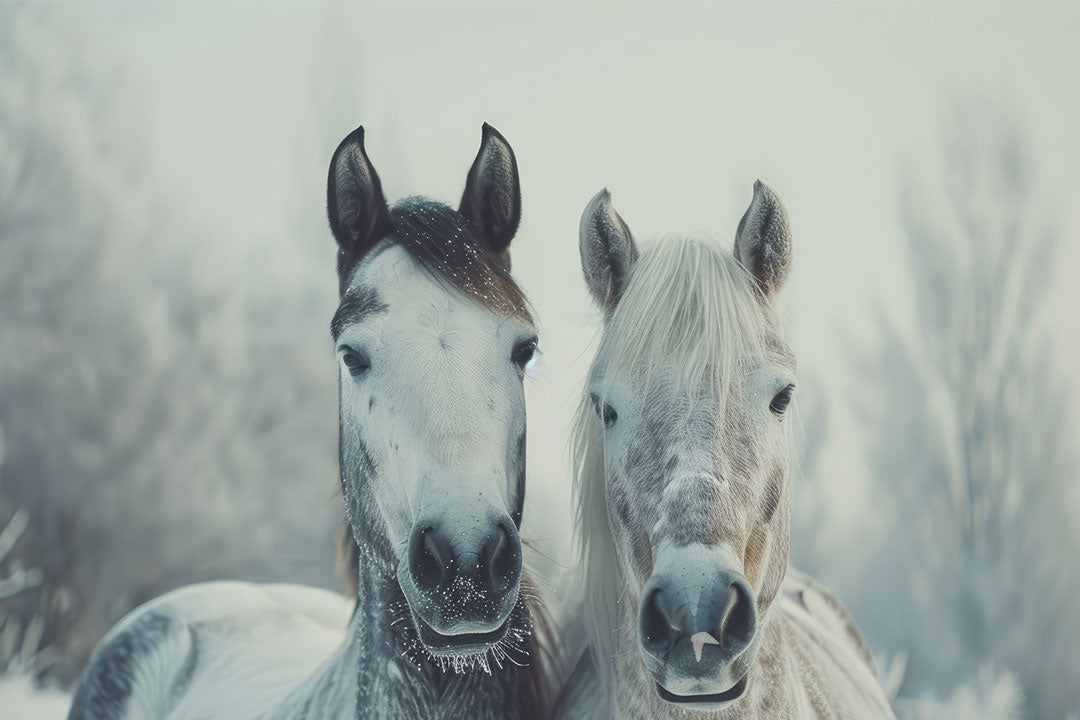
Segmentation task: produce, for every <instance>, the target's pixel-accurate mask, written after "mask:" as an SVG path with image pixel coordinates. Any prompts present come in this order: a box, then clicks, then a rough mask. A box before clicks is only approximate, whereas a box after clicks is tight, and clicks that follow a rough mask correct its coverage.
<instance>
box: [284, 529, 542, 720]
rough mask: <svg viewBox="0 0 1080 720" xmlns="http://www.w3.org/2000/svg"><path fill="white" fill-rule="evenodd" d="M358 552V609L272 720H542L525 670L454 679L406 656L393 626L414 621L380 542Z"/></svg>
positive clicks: (361, 540)
mask: <svg viewBox="0 0 1080 720" xmlns="http://www.w3.org/2000/svg"><path fill="white" fill-rule="evenodd" d="M368 527H369V529H373V524H372V525H370V526H368ZM357 545H358V547H359V548H360V557H359V563H358V565H359V567H358V569H359V576H358V580H359V582H358V589H357V602H356V609H355V611H354V613H353V617H352V620H351V622H350V623H349V629H348V632H347V637H346V639H345V641H344V642H343V643H342V645H341V646H340V647H339V648H338V649H337V650H336V651H335V653H334V654H333V655H332V656H331V657H330V658H329V659H328V660H327V661H326V662H325V663H324V664H323V665H322V666H321V667H320V668H319V669H318V670H317V671H316V672H315V673H314V674H313V675H312V677H311V678H310V679H309V680H308V681H307V682H306V683H304V685H303V686H302V687H301V688H298V689H297V691H295V692H294V693H292V694H291V695H290V696H289V698H287V699H286V701H285V702H284V703H283V705H282V707H281V708H279V710H278V712H277V713H275V714H274V715H272V716H271V718H272V719H273V720H278V719H279V718H280V719H281V720H284V719H285V718H295V717H310V718H335V719H337V720H354V719H355V720H361V719H364V720H369V719H370V720H391V719H395V720H396V719H397V718H403V717H422V718H431V719H432V720H441V719H443V718H446V719H447V720H449V719H450V718H463V717H468V718H474V719H475V720H487V719H488V718H490V719H492V720H495V719H496V718H499V719H501V718H521V719H522V720H528V718H532V717H537V718H539V717H542V715H540V713H541V712H543V709H542V708H541V707H540V704H539V703H537V702H536V700H535V693H534V692H532V690H533V688H534V685H533V682H532V679H531V677H530V676H529V675H528V672H529V670H527V669H521V668H517V667H514V666H512V665H505V664H504V666H503V667H501V668H500V667H497V666H493V667H492V668H491V670H492V672H491V673H490V674H488V673H485V672H483V671H481V670H477V669H474V670H472V671H471V672H468V673H464V674H456V673H454V672H453V671H450V670H446V671H444V670H442V669H441V668H439V667H438V666H437V665H436V664H435V663H434V662H433V661H432V660H431V659H430V658H427V657H426V656H423V654H422V653H421V652H420V651H419V650H418V649H416V648H415V647H411V648H410V647H409V644H410V643H411V642H413V641H411V640H410V639H408V638H406V637H403V636H402V635H403V634H402V633H401V632H399V631H398V629H397V626H396V625H395V619H397V620H398V622H399V623H400V624H404V623H410V622H411V619H410V618H409V617H408V614H407V613H408V610H407V606H406V605H405V602H406V601H405V598H404V596H403V594H402V593H401V588H400V587H399V585H398V583H397V579H396V575H395V573H394V571H393V568H394V563H393V560H392V555H391V552H390V548H389V545H388V543H387V542H386V539H385V537H384V536H382V535H380V534H379V533H377V532H372V533H371V534H370V535H369V536H368V537H357ZM533 713H537V714H536V715H533ZM267 720H271V719H270V718H268V719H267Z"/></svg>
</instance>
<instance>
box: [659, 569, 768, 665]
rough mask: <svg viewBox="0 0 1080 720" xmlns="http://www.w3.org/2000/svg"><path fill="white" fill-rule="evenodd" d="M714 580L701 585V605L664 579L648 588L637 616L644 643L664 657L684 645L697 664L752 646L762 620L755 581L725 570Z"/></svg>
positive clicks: (726, 658)
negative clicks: (754, 586) (754, 588)
mask: <svg viewBox="0 0 1080 720" xmlns="http://www.w3.org/2000/svg"><path fill="white" fill-rule="evenodd" d="M710 585H711V587H706V588H702V590H701V594H700V595H699V596H698V597H700V600H699V601H698V602H697V607H696V608H691V607H690V606H689V602H688V601H685V600H682V599H681V598H685V597H686V596H687V593H686V592H685V591H683V592H680V591H679V589H678V588H673V587H671V586H669V585H668V584H667V583H665V582H663V581H660V582H657V583H656V584H654V585H653V587H651V588H649V589H648V590H647V594H646V596H645V599H644V602H642V604H641V610H640V611H639V616H638V623H639V630H640V637H641V643H642V646H643V648H644V649H645V650H646V651H647V652H649V653H650V654H652V655H653V656H654V657H657V658H663V657H665V656H667V655H668V654H669V653H671V652H672V650H674V649H675V648H676V647H677V646H679V647H680V649H682V651H683V652H692V653H693V655H694V660H695V664H696V663H700V662H702V659H703V658H704V659H706V660H710V659H711V660H715V661H717V662H727V661H730V660H731V659H733V658H735V657H736V656H737V655H739V653H741V652H742V651H743V650H745V649H746V648H747V647H749V645H750V644H751V643H752V642H753V639H754V633H755V630H756V626H757V608H756V605H755V603H754V594H753V591H752V590H751V589H750V584H749V583H748V582H747V581H746V578H744V577H743V576H742V575H741V574H738V573H733V572H725V573H722V574H721V576H720V577H718V578H716V581H715V582H714V583H710ZM694 594H696V593H694ZM687 641H688V642H687ZM682 646H686V647H685V648H682ZM709 646H715V647H713V648H712V649H707V648H708V647H709Z"/></svg>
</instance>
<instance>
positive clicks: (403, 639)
mask: <svg viewBox="0 0 1080 720" xmlns="http://www.w3.org/2000/svg"><path fill="white" fill-rule="evenodd" d="M530 592H532V591H531V590H529V589H528V588H525V587H522V589H521V596H519V598H518V602H517V605H515V606H514V609H513V610H512V611H511V613H510V619H509V621H508V622H507V626H506V632H505V633H504V634H503V636H502V637H501V638H499V639H498V640H497V641H496V642H494V643H493V644H491V645H490V646H488V647H487V648H485V649H484V650H482V651H480V652H473V653H464V654H460V655H442V654H436V653H434V652H432V651H431V650H430V649H429V648H428V647H427V645H425V644H424V643H423V641H422V640H421V639H420V636H419V634H418V633H417V631H416V625H415V624H414V623H415V622H416V621H415V620H414V619H413V616H412V610H411V609H410V608H409V603H408V602H407V601H406V600H404V599H401V600H397V601H395V602H391V603H390V604H389V606H388V608H387V610H388V612H389V613H390V618H391V619H390V625H391V627H393V628H394V633H395V635H396V636H397V638H398V640H399V642H400V643H401V647H402V650H401V656H402V657H403V658H405V659H407V660H408V661H409V662H410V663H411V664H412V665H414V666H415V667H416V669H417V670H421V671H422V670H423V669H424V668H423V666H424V665H425V664H427V665H429V666H432V667H436V668H438V669H439V670H441V671H442V672H444V673H446V672H453V673H457V674H466V673H470V672H473V671H475V670H482V671H483V672H485V673H487V674H488V675H491V674H493V672H494V670H495V669H499V670H502V669H503V668H504V667H506V666H507V665H513V666H516V667H522V668H523V667H528V666H529V649H528V638H529V637H531V636H532V634H533V624H532V619H531V617H530V615H529V612H528V610H527V609H526V606H525V600H526V595H527V594H528V593H530Z"/></svg>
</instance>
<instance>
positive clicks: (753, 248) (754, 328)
mask: <svg viewBox="0 0 1080 720" xmlns="http://www.w3.org/2000/svg"><path fill="white" fill-rule="evenodd" d="M580 243H581V248H580V249H581V262H582V269H583V270H584V273H585V280H586V283H587V285H588V288H589V291H590V293H591V294H592V296H593V298H594V300H595V301H596V302H597V304H599V306H600V307H601V308H602V309H603V311H604V314H605V322H604V330H603V335H602V338H601V342H600V346H599V349H598V351H597V354H596V358H595V360H594V361H593V364H592V368H591V370H590V372H589V376H588V379H587V384H586V391H585V393H584V397H583V400H582V403H581V407H580V410H579V417H578V424H577V427H576V430H575V438H574V440H575V460H576V477H575V507H576V511H577V521H578V527H579V531H580V535H581V537H580V539H581V540H582V551H583V558H582V560H583V568H584V575H585V577H584V581H583V588H584V609H583V612H582V614H583V616H584V619H585V625H586V626H587V629H588V630H589V634H588V637H589V641H590V642H589V647H588V648H587V649H586V650H585V651H584V652H582V654H581V655H580V660H579V662H578V663H577V667H576V670H575V671H574V673H573V674H572V676H571V679H570V681H569V683H568V685H567V687H566V688H565V690H564V692H563V694H562V697H561V698H560V702H559V707H558V712H559V714H560V715H561V716H563V717H570V718H611V717H615V718H619V719H620V720H622V719H624V718H649V719H650V720H651V719H652V718H667V717H672V718H678V717H700V716H701V714H702V713H704V714H705V715H706V716H712V717H718V718H732V719H734V718H770V719H771V718H797V719H802V718H853V719H854V718H858V719H859V720H868V719H870V718H892V717H893V714H892V711H891V710H890V709H889V705H888V702H887V701H886V698H885V696H884V694H883V692H882V691H881V688H880V687H879V686H878V683H877V681H876V679H875V676H874V669H873V661H872V658H871V656H870V653H869V651H868V650H867V647H866V644H865V643H864V641H863V639H862V636H861V635H860V633H859V631H858V629H857V628H856V627H855V624H854V622H853V621H852V619H851V617H850V616H849V615H848V613H847V612H846V611H845V610H844V608H843V606H841V604H840V603H839V602H838V601H837V600H836V599H835V598H834V597H833V596H832V595H831V594H829V592H828V591H827V590H825V589H824V588H823V587H821V586H820V585H819V584H817V583H816V582H815V581H814V580H812V579H811V578H809V577H807V576H805V575H802V574H799V573H797V572H795V571H793V570H790V569H789V568H788V566H787V563H788V540H789V530H790V471H789V467H788V465H789V452H788V443H787V442H786V437H785V431H784V427H785V426H784V423H783V421H784V419H785V416H786V414H787V410H788V406H789V404H790V402H791V400H792V397H793V394H794V392H795V386H796V378H795V357H794V355H793V354H792V352H791V350H790V349H789V348H788V346H787V344H786V343H785V342H784V340H783V338H782V335H781V326H780V322H779V320H778V316H777V312H776V307H775V305H776V299H777V295H778V293H779V292H780V289H781V287H782V285H783V284H784V281H785V279H786V278H787V276H788V271H789V268H790V264H791V233H790V228H789V225H788V217H787V211H786V210H785V208H784V206H783V204H782V202H781V200H780V198H779V197H778V196H777V195H776V193H775V192H774V191H773V190H772V189H771V188H769V187H768V186H767V185H765V184H764V183H761V182H758V183H756V184H755V185H754V197H753V201H752V202H751V204H750V208H749V209H748V210H747V211H746V214H745V215H744V216H743V218H742V221H741V222H740V223H739V228H738V233H737V235H736V239H735V251H734V254H733V255H732V254H731V253H728V252H726V251H724V250H722V249H721V248H719V247H718V246H716V245H714V244H713V243H711V242H707V241H702V240H695V239H689V238H684V237H666V238H662V239H661V240H659V241H657V242H655V243H654V244H652V245H651V246H650V247H648V248H647V249H645V250H644V252H642V253H639V251H638V248H637V245H636V244H635V242H634V239H633V237H632V236H631V233H630V230H629V228H628V227H627V225H626V223H624V222H623V220H622V218H621V217H620V216H619V215H618V213H616V212H615V210H614V208H613V207H612V204H611V198H610V195H609V194H608V192H607V191H606V190H604V191H601V192H600V193H599V194H598V195H597V196H596V197H595V198H594V199H593V200H592V202H591V203H590V204H589V206H588V207H587V208H586V210H585V213H584V215H583V216H582V219H581V230H580Z"/></svg>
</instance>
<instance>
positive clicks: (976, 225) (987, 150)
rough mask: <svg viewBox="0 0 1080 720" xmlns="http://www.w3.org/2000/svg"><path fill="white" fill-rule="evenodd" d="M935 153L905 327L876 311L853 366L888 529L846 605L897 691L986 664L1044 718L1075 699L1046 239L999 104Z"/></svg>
mask: <svg viewBox="0 0 1080 720" xmlns="http://www.w3.org/2000/svg"><path fill="white" fill-rule="evenodd" d="M941 159H942V163H941V167H940V170H938V171H936V172H932V173H928V174H926V175H925V176H924V180H923V181H921V182H918V183H916V182H909V183H908V184H907V191H906V192H905V194H904V196H903V202H902V207H901V219H902V222H903V230H904V235H905V237H906V240H907V251H908V260H909V267H910V270H911V274H912V278H913V281H914V282H913V291H914V292H913V296H914V299H915V307H914V326H913V330H908V329H907V327H906V325H905V323H903V322H900V321H897V320H895V319H894V318H892V317H888V316H885V317H883V318H882V322H881V332H882V338H881V343H880V345H879V347H878V350H877V352H876V354H875V355H874V356H873V357H872V358H871V359H870V360H869V361H868V362H867V363H866V367H865V370H866V372H865V373H864V374H863V375H862V376H861V377H862V384H861V385H860V392H861V393H863V399H864V400H865V403H864V407H863V414H864V417H865V420H866V423H867V427H870V428H873V438H874V439H873V444H872V447H871V448H870V461H871V470H872V481H873V483H874V498H875V505H876V506H877V507H878V508H880V509H881V516H882V522H884V523H886V528H887V532H886V536H887V540H886V542H884V543H883V545H882V547H881V548H879V549H878V550H877V551H876V553H875V554H873V556H872V558H871V562H870V563H869V571H868V575H867V576H866V577H865V578H864V581H863V591H862V592H861V593H859V594H858V595H857V596H855V597H849V598H846V599H847V600H848V601H849V603H850V605H851V606H852V608H853V610H854V612H855V615H856V617H857V618H858V619H859V621H860V623H861V624H862V625H863V626H864V628H865V629H866V630H867V631H868V634H870V635H872V636H873V637H874V638H875V639H876V641H877V642H878V643H879V644H880V645H883V646H885V647H890V648H893V649H895V650H902V651H903V652H905V653H907V656H908V658H909V660H908V664H907V675H906V680H905V685H904V687H903V688H902V690H901V695H906V696H911V695H914V694H918V693H923V692H926V691H930V690H935V691H937V692H939V693H943V692H947V691H949V690H950V689H951V688H952V687H953V686H955V685H958V684H959V683H961V682H966V681H967V680H968V679H969V678H971V677H972V675H974V673H975V671H976V669H977V668H979V667H981V666H983V664H984V663H991V664H992V665H993V666H994V667H996V668H1000V669H1002V670H1003V671H1005V672H1011V673H1015V676H1016V678H1017V679H1018V680H1019V686H1020V688H1019V691H1020V692H1019V693H1018V694H1022V696H1023V698H1024V705H1023V708H1021V709H1020V711H1021V712H1022V714H1023V716H1025V717H1033V718H1048V719H1049V718H1053V719H1054V720H1056V719H1057V718H1062V717H1064V716H1065V715H1067V714H1068V713H1069V712H1071V711H1075V710H1076V708H1078V707H1080V690H1078V687H1077V685H1076V682H1075V680H1076V678H1078V677H1080V653H1078V652H1077V651H1076V648H1077V647H1080V615H1078V614H1077V613H1076V598H1077V597H1080V573H1077V572H1076V556H1077V553H1078V552H1080V541H1078V540H1080V537H1078V533H1077V529H1076V527H1077V526H1076V522H1075V519H1076V517H1077V509H1078V508H1077V494H1076V488H1077V468H1076V465H1075V457H1074V449H1075V447H1076V431H1075V428H1074V426H1072V425H1071V423H1070V418H1069V416H1068V401H1067V396H1068V388H1069V382H1068V379H1067V378H1066V377H1063V375H1062V373H1061V372H1060V371H1059V369H1058V367H1057V366H1056V364H1055V358H1054V354H1053V352H1052V350H1053V347H1052V345H1051V339H1050V336H1051V333H1048V332H1047V322H1046V318H1045V316H1044V314H1043V313H1044V310H1045V307H1044V305H1045V299H1046V296H1047V289H1048V287H1049V286H1050V283H1051V280H1052V277H1053V271H1054V268H1055V249H1056V246H1057V243H1058V235H1057V233H1056V232H1055V231H1054V229H1053V227H1052V225H1051V224H1050V223H1049V222H1048V221H1047V212H1046V208H1045V206H1043V205H1042V204H1041V203H1040V202H1038V198H1037V197H1036V193H1035V187H1036V181H1035V168H1034V165H1033V162H1032V158H1031V154H1030V152H1029V150H1028V149H1027V147H1026V146H1025V144H1024V139H1023V134H1022V133H1021V131H1020V129H1019V128H1018V126H1017V124H1016V123H1015V122H1013V120H1012V119H1011V116H1010V115H1009V114H1008V113H1006V112H1003V111H1002V110H1001V109H1000V108H999V107H997V106H994V105H992V104H989V103H987V102H970V103H966V104H959V105H957V106H956V109H955V112H954V114H953V116H952V117H950V119H949V123H948V125H947V133H946V142H945V144H944V147H943V152H942V154H941ZM875 389H877V390H879V391H875ZM972 687H973V688H974V689H973V690H972V692H975V691H976V690H977V689H978V688H977V687H976V686H974V685H973V686H972ZM995 687H996V686H995ZM958 702H959V701H958ZM950 717H952V716H950Z"/></svg>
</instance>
